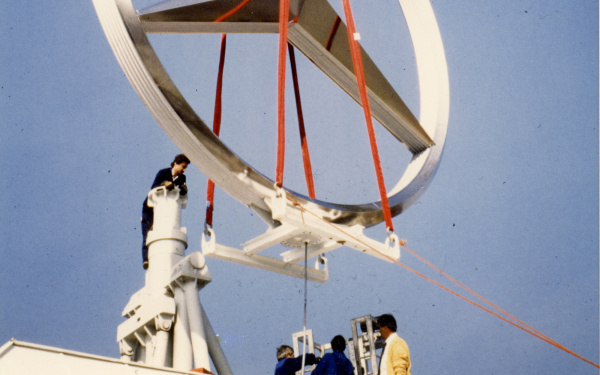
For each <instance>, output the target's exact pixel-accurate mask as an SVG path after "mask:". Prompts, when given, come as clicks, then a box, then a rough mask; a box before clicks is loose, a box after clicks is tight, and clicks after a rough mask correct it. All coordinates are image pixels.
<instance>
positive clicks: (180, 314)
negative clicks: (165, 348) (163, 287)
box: [173, 287, 194, 371]
mask: <svg viewBox="0 0 600 375" xmlns="http://www.w3.org/2000/svg"><path fill="white" fill-rule="evenodd" d="M173 293H174V294H175V305H176V309H177V317H176V319H175V326H174V327H173V330H174V332H173V368H174V369H176V370H186V371H187V370H190V369H191V368H192V366H193V365H194V363H193V357H192V341H191V338H190V325H189V318H188V313H187V307H186V303H185V294H184V292H183V289H181V288H179V287H176V288H173Z"/></svg>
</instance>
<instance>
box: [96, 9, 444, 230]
mask: <svg viewBox="0 0 600 375" xmlns="http://www.w3.org/2000/svg"><path fill="white" fill-rule="evenodd" d="M93 1H94V6H95V8H96V12H97V14H98V18H99V19H100V23H101V24H102V27H103V29H104V32H105V34H106V36H107V39H108V41H109V43H110V45H111V47H112V49H113V52H114V53H115V56H116V57H117V60H118V61H119V63H120V65H121V67H122V69H123V71H124V72H125V74H126V76H127V78H128V79H129V81H130V83H131V85H132V86H133V87H134V89H135V90H136V92H137V93H138V95H139V96H140V98H141V99H142V101H143V102H144V104H145V105H146V107H147V108H148V110H149V111H150V113H151V114H152V115H153V116H154V118H155V119H156V120H157V122H158V123H159V124H160V125H161V127H162V128H163V129H164V131H165V132H166V133H167V135H168V136H169V137H170V138H171V139H172V140H173V142H175V144H176V145H177V146H178V147H179V148H180V149H181V150H182V151H183V152H184V153H185V154H186V155H188V157H189V158H190V159H191V161H192V163H193V164H194V165H196V166H197V167H198V168H199V169H200V170H201V171H202V172H203V173H204V174H206V176H208V177H209V178H210V179H212V180H213V181H214V182H215V183H216V184H217V185H219V187H220V188H222V189H223V190H224V191H226V192H227V193H228V194H230V195H231V196H233V197H234V198H235V199H237V200H238V201H240V202H241V203H243V204H245V205H247V206H250V207H252V208H253V209H254V210H256V211H257V212H259V213H261V212H262V213H267V214H268V213H270V209H269V207H268V206H267V205H266V203H265V198H267V197H271V196H273V195H274V194H275V188H274V184H273V181H271V180H270V179H268V178H267V177H265V176H263V175H262V174H260V173H259V172H258V171H256V170H255V169H253V168H252V167H251V166H250V165H247V164H246V163H245V162H244V161H242V160H241V159H240V158H239V157H238V156H237V155H235V154H234V153H233V152H232V151H231V150H229V149H228V148H227V146H225V144H223V143H222V142H221V141H220V140H219V139H218V138H217V137H216V136H215V135H214V134H213V132H212V131H211V130H210V128H209V127H208V126H207V125H206V124H205V123H204V122H203V121H202V119H200V117H198V115H197V114H196V113H195V112H194V111H193V110H192V108H191V107H190V106H189V104H188V103H187V102H186V100H185V99H184V98H183V95H182V94H181V93H180V92H179V90H178V89H177V88H176V86H175V85H174V84H173V82H172V81H171V79H170V77H169V76H168V74H167V72H166V70H165V69H164V68H163V66H162V64H161V63H160V61H159V59H158V57H157V56H156V54H155V52H154V50H153V49H152V46H151V45H150V42H149V41H148V38H147V37H146V34H145V32H144V31H143V29H142V26H141V23H140V21H139V19H138V17H137V14H136V11H135V9H134V7H133V5H132V3H131V1H130V0H93ZM400 5H401V7H402V10H403V12H404V16H405V18H406V21H407V24H408V28H409V30H410V34H411V37H412V40H413V45H414V49H415V55H416V61H417V70H418V76H419V89H420V103H421V114H420V123H421V125H422V126H423V127H424V128H425V129H426V130H427V132H428V133H429V134H430V135H431V136H432V138H433V141H434V142H435V145H434V146H432V147H430V148H429V149H427V150H425V151H423V152H421V153H419V154H417V155H415V156H414V157H413V159H412V160H411V162H410V164H409V166H408V167H407V169H406V171H405V173H404V175H403V176H402V178H401V179H400V180H399V181H398V183H397V184H396V186H395V187H394V188H393V189H392V190H391V191H390V192H389V194H388V196H389V202H390V207H391V210H392V215H393V216H396V215H398V214H400V213H401V212H403V211H404V210H405V209H406V208H408V207H409V206H410V205H411V204H412V203H414V202H415V201H416V200H417V199H418V198H419V196H420V195H421V194H422V193H423V192H424V190H425V188H426V187H427V185H428V184H429V182H430V181H431V179H432V178H433V175H434V174H435V171H436V169H437V166H438V164H439V161H440V158H441V155H442V150H443V148H444V142H445V138H446V129H447V125H448V112H449V84H448V73H447V66H446V58H445V55H444V48H443V44H442V40H441V35H440V32H439V28H438V25H437V22H436V19H435V15H434V14H433V9H432V8H431V4H430V3H429V2H427V1H422V0H400ZM286 191H287V192H288V193H287V194H288V196H289V197H290V198H292V199H295V200H297V201H298V202H300V203H302V204H303V205H305V206H306V207H307V208H308V209H310V210H312V211H313V212H316V213H318V214H319V215H320V216H321V217H323V218H324V219H325V220H328V221H330V222H333V223H341V224H346V225H355V224H359V225H362V226H364V227H369V226H372V225H376V224H378V223H380V222H382V221H383V214H382V211H381V205H380V202H371V203H366V204H357V205H347V204H333V203H328V202H323V201H320V200H315V199H310V198H308V197H306V196H304V195H302V194H298V193H296V192H293V191H289V190H287V189H286ZM264 216H268V215H263V217H264Z"/></svg>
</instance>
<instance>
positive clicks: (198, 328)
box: [183, 280, 210, 371]
mask: <svg viewBox="0 0 600 375" xmlns="http://www.w3.org/2000/svg"><path fill="white" fill-rule="evenodd" d="M183 290H184V292H185V302H186V305H187V312H188V322H189V325H190V336H191V339H192V350H193V354H194V366H195V367H196V368H204V369H206V370H209V371H210V358H209V355H208V345H207V343H206V334H205V332H204V323H203V322H202V312H201V310H200V309H201V305H200V297H199V296H198V289H197V286H196V280H189V281H186V282H185V283H184V284H183Z"/></svg>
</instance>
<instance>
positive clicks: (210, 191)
mask: <svg viewBox="0 0 600 375" xmlns="http://www.w3.org/2000/svg"><path fill="white" fill-rule="evenodd" d="M226 45H227V34H222V35H221V54H220V57H219V73H218V76H217V93H216V94H215V112H214V116H213V133H215V134H216V136H217V137H218V136H219V133H220V132H221V107H222V105H221V96H222V91H223V70H224V67H225V47H226ZM214 199H215V183H214V182H213V181H212V180H208V185H207V186H206V218H205V220H204V222H205V224H206V225H208V226H209V227H212V219H213V208H214Z"/></svg>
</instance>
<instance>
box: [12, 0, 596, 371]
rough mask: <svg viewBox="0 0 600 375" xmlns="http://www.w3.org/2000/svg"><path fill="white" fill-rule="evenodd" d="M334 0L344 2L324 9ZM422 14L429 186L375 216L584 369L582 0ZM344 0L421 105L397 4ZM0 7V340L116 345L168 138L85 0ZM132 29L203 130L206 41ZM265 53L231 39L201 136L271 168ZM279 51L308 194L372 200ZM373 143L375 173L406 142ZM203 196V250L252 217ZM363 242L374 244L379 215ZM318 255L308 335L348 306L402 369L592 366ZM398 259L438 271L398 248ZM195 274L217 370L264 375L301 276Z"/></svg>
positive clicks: (315, 80)
mask: <svg viewBox="0 0 600 375" xmlns="http://www.w3.org/2000/svg"><path fill="white" fill-rule="evenodd" d="M135 4H136V5H137V6H140V7H141V6H143V5H144V2H141V1H140V2H136V3H135ZM331 4H332V6H334V8H336V9H337V10H338V11H339V12H340V13H341V2H338V1H331ZM432 5H433V9H434V11H435V13H436V17H437V19H438V23H439V26H440V30H441V33H442V37H443V41H444V46H445V49H446V58H447V61H448V71H449V77H450V121H449V128H448V136H447V140H446V148H445V150H444V155H443V158H442V162H441V164H440V167H439V169H438V172H437V175H436V176H435V178H434V179H433V182H432V184H431V185H430V187H429V188H428V190H427V191H426V192H425V194H423V195H422V196H421V198H420V200H419V201H418V202H417V203H416V204H415V205H414V206H413V207H411V208H410V209H409V210H408V211H406V212H405V213H403V214H402V215H400V216H397V217H396V218H394V226H395V229H396V233H397V234H398V235H399V236H400V237H401V238H405V239H406V240H407V246H408V247H409V248H411V249H412V250H414V251H416V252H417V253H419V254H420V255H421V256H423V257H425V258H426V259H427V260H429V261H430V262H432V263H433V264H434V265H436V266H438V267H439V268H441V269H442V270H444V271H445V272H447V273H448V274H450V275H451V276H453V277H454V278H456V279H457V280H459V281H460V282H462V283H464V284H466V285H467V286H469V287H470V288H472V289H473V290H475V291H477V292H478V293H480V294H481V295H483V296H484V297H486V298H488V299H489V300H491V301H493V302H495V303H496V304H497V305H499V306H500V307H502V308H503V309H505V310H507V311H508V312H510V313H511V314H513V315H515V316H516V317H518V318H519V319H521V320H523V321H524V322H526V323H528V324H529V325H531V326H533V327H534V328H536V329H537V330H539V331H541V332H542V333H544V334H546V335H548V336H549V337H551V338H553V339H554V340H556V341H558V342H559V343H561V344H562V345H564V346H566V347H567V348H569V349H571V350H573V351H575V352H576V353H578V354H580V355H582V356H584V357H586V358H588V359H590V360H592V361H594V362H596V363H598V353H599V346H598V341H599V337H598V327H599V324H598V295H599V291H598V285H599V280H598V246H599V244H598V228H599V223H598V101H599V100H598V3H597V2H593V1H582V2H578V3H577V5H575V4H574V3H569V2H561V1H532V2H526V3H522V2H486V3H481V4H477V5H474V4H473V2H467V1H454V2H451V3H449V2H438V1H434V2H433V4H432ZM352 6H353V11H354V14H355V20H356V23H357V28H358V31H359V32H360V33H361V37H362V39H361V42H362V44H363V46H364V48H365V49H366V50H367V52H368V53H369V54H370V55H371V57H372V58H373V60H374V61H375V62H376V63H377V64H378V65H379V66H380V68H381V70H382V71H383V72H384V74H386V76H387V77H388V78H389V80H390V82H391V83H392V84H393V85H394V87H396V89H397V91H398V92H399V93H400V95H401V96H402V97H403V98H404V99H405V101H406V103H407V104H408V105H409V106H410V107H411V108H413V112H415V113H418V112H419V111H418V106H419V103H418V94H417V92H416V90H417V88H418V85H417V80H416V76H415V67H414V59H413V55H412V49H411V45H410V38H409V37H408V36H407V34H406V27H405V26H404V24H403V20H402V16H401V13H400V8H399V6H398V4H397V3H396V2H393V1H392V2H381V3H379V2H378V5H376V6H373V3H372V2H367V1H364V0H363V1H357V0H355V1H352ZM0 7H1V11H0V20H1V21H2V22H0V25H1V26H0V27H1V30H2V31H1V32H0V49H1V50H2V51H3V52H2V53H1V54H0V66H1V67H2V69H1V71H0V113H2V116H1V117H0V129H1V130H2V135H1V136H0V158H1V159H0V160H2V162H3V165H4V168H2V172H1V173H2V177H1V178H0V181H1V185H0V186H1V191H2V198H1V199H0V205H1V206H0V207H1V210H0V212H1V215H0V254H1V259H2V262H0V282H1V284H2V288H1V289H0V322H1V323H0V343H3V342H6V341H8V340H9V339H10V338H11V337H15V338H16V339H18V340H23V341H28V342H33V343H38V344H44V345H51V346H56V347H61V348H65V349H71V350H78V351H82V352H87V353H93V354H98V355H106V356H110V357H118V355H119V353H118V346H117V344H116V342H115V336H116V327H117V325H118V324H120V323H121V322H122V318H121V316H120V313H121V311H122V309H123V307H124V306H125V304H126V303H127V301H128V299H129V297H130V296H131V294H132V293H134V292H135V291H137V290H138V289H139V288H141V287H142V286H143V270H142V268H141V259H140V254H139V253H140V251H139V248H140V242H141V235H140V228H139V216H140V211H141V203H142V201H143V197H144V195H145V194H146V192H147V189H148V188H149V187H150V184H151V182H152V179H153V177H154V174H155V173H156V171H157V170H158V169H160V168H164V167H166V166H168V164H169V163H170V162H171V160H172V158H173V156H174V155H175V154H176V153H178V152H179V151H178V149H177V148H176V146H175V145H174V144H173V142H172V141H171V140H170V139H169V138H168V137H167V136H166V135H165V134H164V132H163V131H162V130H161V128H160V127H159V126H158V125H157V123H156V121H155V120H154V119H153V118H152V117H151V115H150V114H149V113H148V111H147V110H146V109H145V107H144V106H143V104H142V103H141V101H140V100H139V98H138V97H137V95H136V94H135V92H134V91H133V89H132V88H131V86H130V85H129V83H128V81H127V79H126V78H125V76H124V74H123V73H122V71H121V69H120V67H119V66H118V64H117V61H116V59H115V57H114V56H113V54H112V52H111V50H110V48H109V45H108V43H107V41H106V38H105V36H104V34H103V32H102V30H101V27H100V24H99V22H98V19H97V17H96V15H95V12H94V9H93V6H92V3H91V1H63V2H61V3H60V5H58V6H57V5H56V4H50V3H49V2H35V3H33V2H13V3H10V4H9V3H7V2H4V3H3V4H2V5H1V6H0ZM390 15H393V17H392V16H390ZM150 40H151V42H152V43H153V46H154V48H155V49H156V51H157V53H158V55H159V57H160V58H161V61H162V62H163V64H164V65H165V67H166V68H167V70H168V71H169V73H170V74H171V77H172V78H173V80H174V81H175V83H176V84H177V85H178V87H179V88H180V89H181V91H182V92H183V93H184V95H185V96H186V98H188V101H189V102H190V103H192V106H193V107H194V108H195V109H196V111H197V113H198V114H199V115H200V116H201V117H202V118H203V119H204V120H205V121H206V122H208V123H210V122H211V121H212V106H213V101H214V87H215V82H216V69H217V64H218V50H219V36H218V35H212V36H173V35H170V36H152V37H151V39H150ZM276 57H277V37H276V36H275V35H262V36H243V35H231V36H230V37H229V38H228V51H227V61H226V76H225V86H224V114H223V124H222V132H221V135H222V138H223V139H224V140H225V142H226V143H227V144H228V145H230V147H231V149H232V150H234V151H235V152H236V153H237V154H238V155H240V156H241V157H242V158H244V159H245V160H247V161H248V162H250V164H252V165H254V166H257V168H258V169H260V170H261V171H264V172H265V173H266V174H267V175H269V176H271V177H273V175H274V170H275V168H274V165H275V146H276V145H275V139H276V137H275V134H276V133H275V129H276V100H275V99H276V70H275V68H276ZM297 58H298V60H299V74H300V85H301V91H302V95H303V108H304V112H305V120H306V123H307V132H308V137H309V146H310V147H311V156H312V157H313V168H314V169H315V183H316V191H317V196H318V197H322V198H323V199H325V200H331V201H336V202H340V201H343V202H363V201H366V200H375V199H377V198H376V197H377V186H376V182H375V179H374V173H373V170H372V163H371V159H370V151H369V149H368V142H367V140H366V132H365V130H364V129H365V128H364V118H363V117H362V111H361V110H360V108H359V107H358V106H356V105H355V103H354V102H353V101H352V100H350V99H348V98H346V97H345V96H343V95H342V94H340V93H339V90H337V89H336V87H335V86H334V85H333V84H331V83H330V82H329V81H328V80H327V79H326V78H325V77H323V76H322V75H321V74H320V72H318V71H317V70H316V69H315V68H314V67H312V66H311V65H310V64H309V63H307V62H306V61H305V60H303V59H301V58H300V57H299V56H297ZM291 98H292V95H291V93H290V94H288V99H291ZM287 112H288V121H287V123H288V129H290V130H289V131H288V137H289V138H288V139H289V142H288V145H289V146H288V151H287V155H286V157H287V159H286V177H285V181H284V183H285V184H287V186H291V187H292V188H294V189H296V190H299V191H303V190H302V189H303V185H302V184H303V182H302V181H303V180H302V179H303V176H302V173H301V165H300V157H299V149H296V148H295V147H294V146H295V144H297V135H296V133H295V118H294V116H293V114H294V109H293V107H292V102H291V100H288V111H287ZM377 134H378V137H381V139H380V140H379V139H378V140H379V141H380V147H381V149H380V152H381V154H382V159H383V167H384V173H385V175H386V182H387V184H388V188H389V187H391V186H393V184H394V183H395V181H396V180H397V179H398V178H399V176H400V175H401V173H402V169H403V167H404V166H405V165H406V163H407V162H408V158H409V155H408V152H407V151H406V150H403V149H402V147H401V146H399V145H397V144H396V143H395V142H393V141H392V140H390V139H387V138H386V137H385V133H384V132H382V131H380V130H378V132H377ZM186 174H187V175H188V185H189V187H190V199H189V202H188V207H187V209H186V210H185V212H184V224H185V226H186V227H187V228H188V233H189V247H188V251H191V250H199V247H200V241H199V238H200V233H201V231H202V228H203V221H204V212H203V211H204V204H205V191H206V178H205V176H203V175H202V173H201V172H200V171H199V170H198V169H197V168H196V167H194V166H192V167H191V168H189V169H188V171H187V173H186ZM215 205H216V208H215V219H214V220H215V223H214V228H215V231H216V235H217V241H219V242H222V243H224V244H226V245H230V246H238V245H239V244H241V243H242V242H245V241H246V240H248V239H250V238H252V237H253V236H256V235H258V234H260V233H262V232H263V231H264V230H265V229H266V227H265V225H264V224H263V223H262V222H261V221H260V220H259V219H258V218H257V217H256V215H253V214H252V212H251V211H250V210H248V209H247V208H246V207H244V206H243V205H241V204H239V203H237V202H236V201H235V200H233V199H231V198H230V197H228V196H226V195H225V194H224V193H222V192H220V191H218V192H217V196H216V203H215ZM369 234H370V235H371V236H372V237H374V238H377V239H380V240H383V239H384V238H385V229H384V228H383V226H381V225H380V226H376V227H374V228H372V229H371V230H369ZM328 258H329V264H330V281H329V282H328V283H326V284H314V283H310V284H309V288H308V321H307V325H308V327H309V328H312V329H313V330H314V332H315V338H316V340H317V341H319V342H328V341H329V340H330V339H331V338H332V337H333V336H334V335H336V334H342V335H344V336H346V337H348V336H349V335H350V333H351V332H350V319H352V318H355V317H358V316H363V315H366V314H373V315H379V314H382V313H386V312H391V313H393V314H394V315H395V316H396V318H397V320H398V322H399V333H400V335H401V336H402V337H404V338H405V339H406V341H407V342H408V344H409V346H410V350H411V358H412V361H413V373H420V374H434V373H447V374H454V373H467V374H498V373H511V374H531V373H549V374H553V373H557V374H558V373H567V372H568V373H574V374H593V373H594V374H595V373H597V369H595V368H594V367H593V366H591V365H589V364H587V363H584V362H583V361H581V360H579V359H577V358H575V357H573V356H571V355H569V354H567V353H565V352H563V351H561V350H558V349H556V348H554V347H552V346H550V345H549V344H547V343H544V342H542V341H540V340H538V339H536V338H534V337H532V336H530V335H528V334H526V333H524V332H522V331H520V330H518V329H516V328H514V327H512V326H510V325H508V324H506V323H505V322H502V321H500V320H498V319H496V318H494V317H492V316H490V315H489V314H487V313H485V312H482V311H480V310H478V309H475V308H473V307H472V306H471V305H469V304H467V303H465V302H464V301H461V300H459V299H458V298H456V297H454V296H452V295H450V294H448V293H447V292H444V291H442V290H441V289H439V288H437V287H435V286H434V285H432V284H430V283H427V282H425V281H423V280H421V279H420V278H417V277H415V276H414V275H412V274H411V273H409V272H406V271H405V270H403V269H402V268H400V267H398V266H395V265H392V264H388V263H384V262H381V261H378V260H377V259H374V258H370V257H368V256H365V255H363V254H358V253H356V252H354V251H352V250H350V249H347V248H342V249H338V250H335V251H334V252H332V253H330V254H329V255H328ZM402 262H403V263H404V264H406V265H407V266H409V267H411V268H414V269H416V270H418V271H420V272H425V273H428V274H429V275H431V276H432V277H433V278H434V279H435V280H439V281H441V279H439V277H437V276H435V275H434V274H433V273H431V272H430V271H429V270H427V268H426V267H423V265H421V264H420V263H419V262H418V261H417V259H415V258H414V257H412V256H411V255H410V254H407V253H403V255H402ZM208 266H209V269H210V271H211V274H212V276H213V281H212V283H210V284H209V285H208V286H207V287H206V288H205V289H203V290H202V291H201V293H200V297H201V300H202V302H203V305H204V307H205V309H206V311H207V314H208V315H209V317H210V318H211V322H212V325H213V327H214V328H215V330H216V331H217V332H218V333H219V334H220V336H221V344H222V346H223V349H224V351H225V353H226V355H227V356H228V358H229V361H230V363H231V366H232V368H233V370H234V372H235V373H236V374H261V373H271V372H272V370H273V367H274V365H275V349H276V347H277V346H279V345H281V344H284V343H290V341H291V334H292V333H293V332H296V331H299V330H301V328H302V317H303V314H302V313H303V293H304V290H303V282H302V281H301V280H297V279H292V278H288V277H285V276H281V275H277V274H271V273H267V272H264V271H260V270H254V269H247V268H244V267H242V266H239V265H235V264H229V263H225V262H222V261H218V260H212V259H209V260H208Z"/></svg>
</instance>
